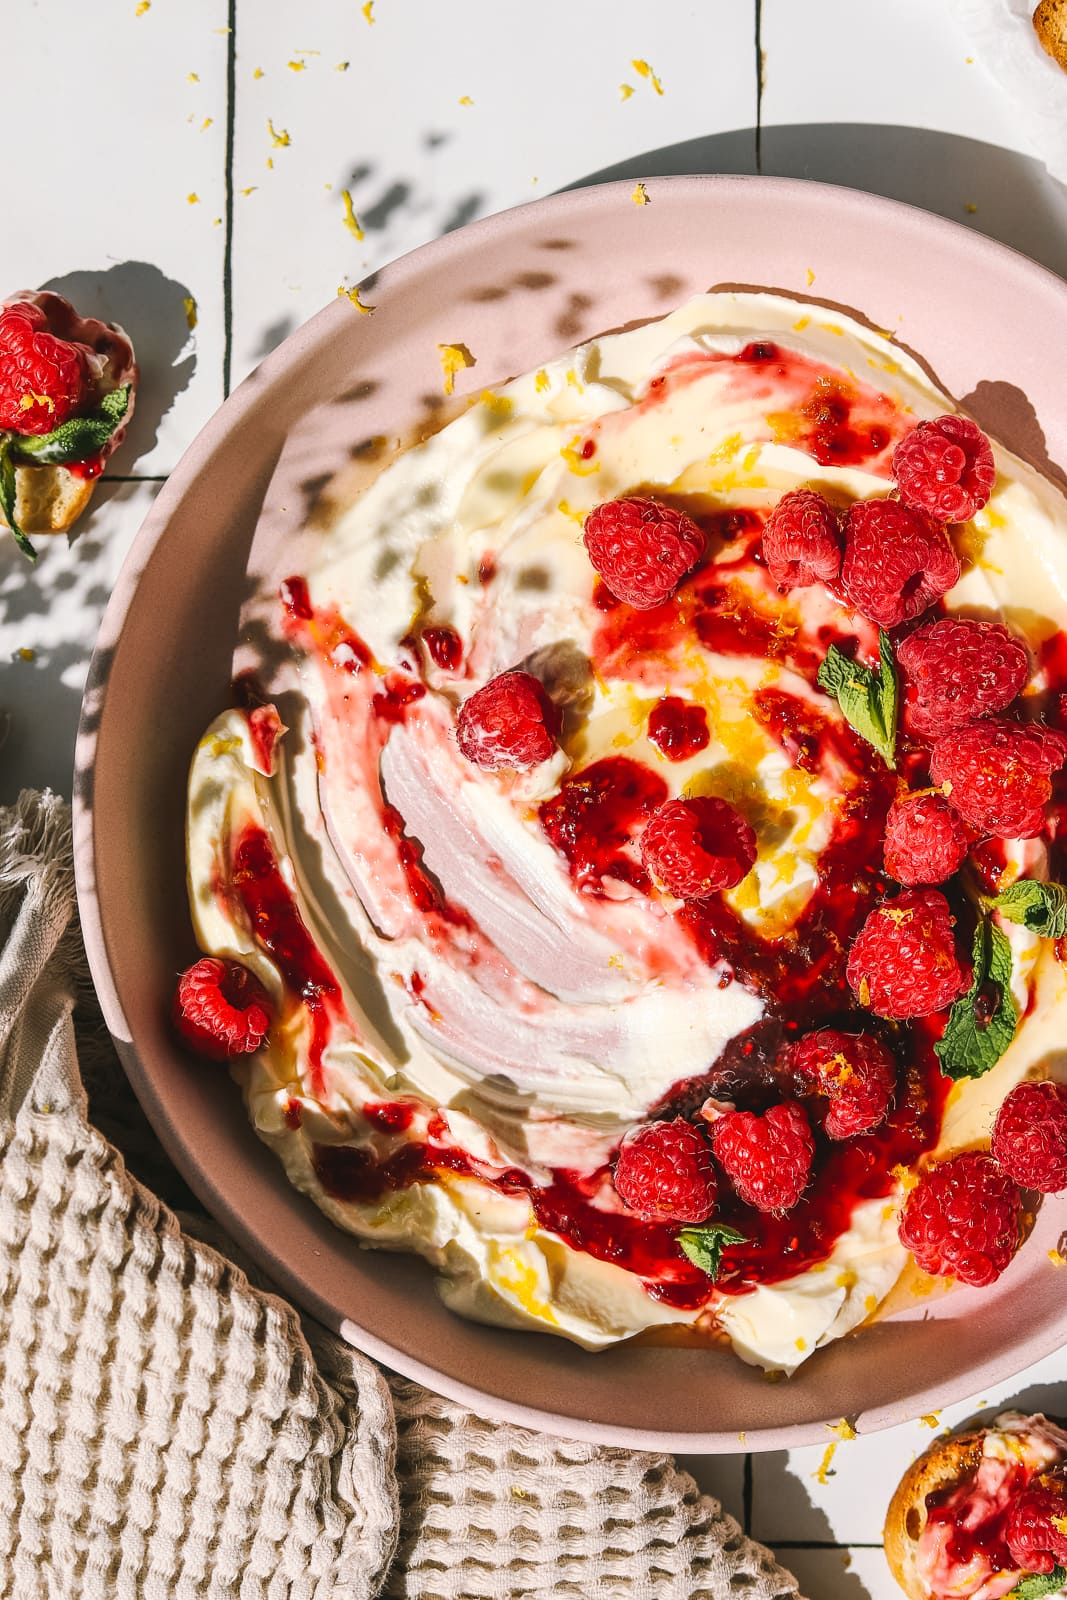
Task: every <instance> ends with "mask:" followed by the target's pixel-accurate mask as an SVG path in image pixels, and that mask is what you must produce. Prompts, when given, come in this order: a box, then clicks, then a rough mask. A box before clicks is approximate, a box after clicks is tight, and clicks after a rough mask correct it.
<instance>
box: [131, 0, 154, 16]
mask: <svg viewBox="0 0 1067 1600" xmlns="http://www.w3.org/2000/svg"><path fill="white" fill-rule="evenodd" d="M151 9H152V0H140V4H139V5H138V7H137V10H136V11H135V12H134V16H135V17H143V16H144V14H145V12H146V11H151Z"/></svg>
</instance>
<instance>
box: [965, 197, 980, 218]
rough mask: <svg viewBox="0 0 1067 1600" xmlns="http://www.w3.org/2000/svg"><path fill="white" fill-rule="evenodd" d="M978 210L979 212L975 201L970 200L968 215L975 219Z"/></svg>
mask: <svg viewBox="0 0 1067 1600" xmlns="http://www.w3.org/2000/svg"><path fill="white" fill-rule="evenodd" d="M977 210H978V207H977V206H976V205H975V203H974V201H973V200H968V202H967V211H968V213H969V214H970V215H971V216H972V217H973V216H974V214H975V212H976V211H977Z"/></svg>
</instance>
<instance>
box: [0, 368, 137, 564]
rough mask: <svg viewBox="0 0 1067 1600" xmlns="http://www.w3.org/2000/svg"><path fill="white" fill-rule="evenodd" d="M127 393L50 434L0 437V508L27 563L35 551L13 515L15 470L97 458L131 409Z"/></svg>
mask: <svg viewBox="0 0 1067 1600" xmlns="http://www.w3.org/2000/svg"><path fill="white" fill-rule="evenodd" d="M130 392H131V385H130V384H128V383H127V384H123V386H122V388H121V389H112V391H111V393H110V394H106V395H105V396H104V398H103V399H102V400H101V402H100V404H99V405H98V406H97V408H96V410H95V411H90V412H89V413H88V414H87V415H85V416H83V417H68V419H67V421H66V422H61V423H60V425H59V427H58V428H53V429H52V431H51V433H39V434H29V433H0V508H2V509H3V513H4V516H5V517H6V519H7V525H8V527H9V528H10V529H11V533H12V535H13V537H14V540H15V543H16V544H17V545H18V547H19V549H20V550H21V551H22V553H23V555H24V556H25V557H26V559H27V560H28V561H36V560H37V551H36V550H35V549H34V548H33V545H32V544H31V543H30V541H29V539H28V538H27V537H26V535H25V533H24V532H23V531H22V529H21V528H20V527H19V524H18V518H17V517H16V515H15V501H16V499H17V498H18V480H17V478H16V475H15V469H16V467H17V466H18V465H19V463H25V464H26V465H29V466H35V467H61V466H69V465H70V464H71V463H72V462H75V461H88V460H89V459H90V458H91V457H92V456H95V455H99V453H100V451H101V450H103V449H104V448H105V446H106V445H107V443H108V440H109V439H110V438H111V436H112V434H113V433H114V432H115V430H116V428H118V427H120V426H121V424H122V421H123V418H124V417H125V416H126V413H127V412H128V411H129V409H130Z"/></svg>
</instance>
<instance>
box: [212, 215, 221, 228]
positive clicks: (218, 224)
mask: <svg viewBox="0 0 1067 1600" xmlns="http://www.w3.org/2000/svg"><path fill="white" fill-rule="evenodd" d="M211 226H212V227H213V228H221V227H222V218H221V217H212V219H211Z"/></svg>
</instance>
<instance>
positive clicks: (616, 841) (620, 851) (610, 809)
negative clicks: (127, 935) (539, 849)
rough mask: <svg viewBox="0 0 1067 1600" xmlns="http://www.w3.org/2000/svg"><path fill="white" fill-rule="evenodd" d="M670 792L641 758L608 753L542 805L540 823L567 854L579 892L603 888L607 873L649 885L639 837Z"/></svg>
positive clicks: (596, 891)
mask: <svg viewBox="0 0 1067 1600" xmlns="http://www.w3.org/2000/svg"><path fill="white" fill-rule="evenodd" d="M667 792H668V791H667V785H666V784H665V783H664V781H663V779H662V778H660V777H658V776H657V775H656V773H654V772H650V771H649V769H648V768H647V767H645V766H642V764H641V762H640V761H631V760H630V758H629V757H628V756H607V757H606V758H605V759H604V760H603V761H596V762H594V763H593V765H592V766H590V767H585V768H583V770H582V771H581V772H579V773H578V774H577V775H576V776H574V777H569V778H567V779H566V780H565V781H564V783H563V786H562V787H561V789H560V791H559V793H558V794H557V795H553V797H552V799H551V800H546V801H545V802H544V804H543V805H542V806H540V807H539V809H538V816H539V817H540V819H541V826H542V827H543V828H544V830H545V832H546V834H547V835H548V837H549V838H550V839H551V841H552V843H553V844H554V845H555V847H556V849H557V850H559V851H560V852H561V853H562V854H563V855H564V856H565V857H566V859H567V862H568V865H569V866H570V869H571V877H572V878H573V879H574V883H575V887H576V888H577V889H578V891H579V893H585V894H599V893H601V879H602V878H605V877H609V878H618V879H621V880H622V882H623V883H629V884H632V885H633V887H634V888H635V889H648V888H649V886H650V883H651V879H650V878H649V875H648V873H647V872H646V870H645V868H644V867H643V866H642V865H641V862H640V859H639V857H638V855H637V851H636V847H635V845H634V840H635V838H636V836H637V834H638V833H640V831H641V829H642V827H643V826H644V824H645V822H646V821H647V820H648V818H649V817H650V816H651V814H652V812H653V811H655V809H656V807H657V806H658V805H662V804H663V802H664V800H666V798H667Z"/></svg>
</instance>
